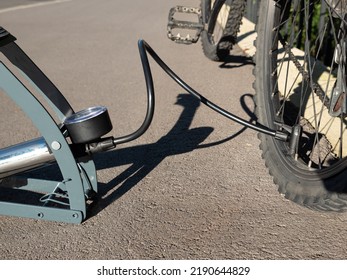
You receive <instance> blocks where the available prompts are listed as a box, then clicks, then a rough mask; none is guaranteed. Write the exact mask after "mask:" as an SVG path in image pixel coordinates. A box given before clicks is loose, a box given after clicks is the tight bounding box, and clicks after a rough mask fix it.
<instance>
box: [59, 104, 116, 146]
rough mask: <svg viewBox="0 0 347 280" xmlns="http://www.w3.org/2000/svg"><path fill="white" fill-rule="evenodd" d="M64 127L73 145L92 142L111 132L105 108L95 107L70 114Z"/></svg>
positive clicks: (110, 124)
mask: <svg viewBox="0 0 347 280" xmlns="http://www.w3.org/2000/svg"><path fill="white" fill-rule="evenodd" d="M64 125H65V127H66V129H67V131H68V133H69V136H70V138H71V140H72V142H73V143H76V144H80V143H90V142H93V141H95V140H97V139H99V138H100V137H102V136H104V135H105V134H107V133H109V132H110V131H111V130H112V123H111V120H110V116H109V114H108V111H107V108H106V107H104V106H95V107H91V108H87V109H84V110H82V111H79V112H77V113H74V114H72V115H71V116H69V117H67V118H66V119H65V120H64Z"/></svg>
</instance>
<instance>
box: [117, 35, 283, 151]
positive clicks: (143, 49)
mask: <svg viewBox="0 0 347 280" xmlns="http://www.w3.org/2000/svg"><path fill="white" fill-rule="evenodd" d="M138 48H139V52H140V57H141V62H142V67H143V72H144V75H145V80H146V87H147V98H148V101H147V114H146V118H145V120H144V122H143V123H142V125H141V127H140V128H139V129H138V130H137V131H135V132H134V133H132V134H129V135H127V136H123V137H119V138H115V139H114V141H113V143H114V145H117V144H121V143H126V142H129V141H132V140H135V139H136V138H138V137H140V136H141V135H142V134H143V133H144V132H146V130H147V129H148V127H149V126H150V124H151V122H152V119H153V115H154V86H153V78H152V74H151V67H150V65H149V61H148V56H147V52H148V53H149V54H150V55H151V56H152V58H153V59H154V60H155V61H156V62H157V63H158V65H159V66H160V67H161V68H162V69H163V70H164V71H165V72H166V73H167V74H168V75H169V76H170V77H171V78H172V79H173V80H174V81H175V82H176V83H177V84H179V85H180V86H181V87H182V88H183V89H185V90H186V91H187V92H188V93H190V94H192V95H193V96H195V97H196V98H197V99H199V100H200V102H201V103H203V104H205V105H206V106H207V107H209V108H210V109H212V110H214V111H215V112H217V113H219V114H221V115H223V116H225V117H227V118H228V119H231V120H232V121H234V122H236V123H239V124H241V125H243V126H246V127H248V128H251V129H253V130H255V131H258V132H260V133H264V134H267V135H270V136H272V137H275V138H277V139H279V140H283V141H287V138H288V135H287V134H286V133H284V132H281V131H275V130H272V129H270V128H267V127H264V126H262V125H256V124H253V123H250V122H248V121H246V120H244V119H242V118H239V117H237V116H235V115H234V114H232V113H230V112H228V111H226V110H224V109H223V108H221V107H219V106H218V105H216V104H214V103H213V102H211V101H209V100H208V99H207V98H205V97H204V96H202V95H201V94H200V93H198V92H197V91H196V90H194V89H193V88H191V87H190V86H189V85H188V84H187V83H185V82H184V81H183V80H182V79H181V78H180V77H178V76H177V75H176V74H175V73H174V72H173V71H172V70H171V69H170V67H169V66H167V65H166V64H165V63H164V62H163V61H162V60H161V58H160V57H159V56H158V55H157V54H156V53H155V51H154V50H153V49H152V48H151V47H150V46H149V45H148V44H147V43H146V41H144V40H139V41H138Z"/></svg>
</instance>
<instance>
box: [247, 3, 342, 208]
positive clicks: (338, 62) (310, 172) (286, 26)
mask: <svg viewBox="0 0 347 280" xmlns="http://www.w3.org/2000/svg"><path fill="white" fill-rule="evenodd" d="M338 1H340V0H329V1H326V2H324V1H321V0H292V1H290V0H279V1H273V0H271V1H269V0H262V1H261V3H260V10H259V18H258V25H257V32H258V37H257V40H256V48H257V53H256V56H255V62H256V66H255V72H254V74H255V78H256V79H255V84H254V88H255V91H256V97H255V102H256V114H257V117H258V121H259V123H261V124H264V125H265V126H269V127H271V128H273V129H276V130H278V129H279V130H281V129H282V130H288V131H296V132H297V133H296V134H297V136H295V135H294V133H292V134H291V139H292V141H290V143H287V142H282V141H278V140H275V139H273V138H271V137H268V136H264V135H259V138H260V140H261V145H260V148H261V149H262V156H263V158H264V160H265V163H266V165H267V167H268V169H269V172H270V174H271V175H272V176H273V177H274V182H275V183H276V184H278V185H279V191H280V192H281V193H283V194H285V197H287V198H288V199H290V200H293V201H295V202H297V203H299V204H302V205H305V206H308V207H310V208H314V209H321V210H333V211H343V210H346V209H347V202H346V201H347V196H346V191H347V171H346V167H347V160H346V157H347V141H346V140H347V135H346V124H347V122H346V121H347V120H346V116H347V114H346V111H347V110H346V107H347V106H346V97H345V92H346V49H347V48H346V45H347V44H346V43H347V33H346V22H345V21H344V20H343V19H344V18H347V17H345V16H346V11H345V9H342V10H340V11H336V10H334V9H333V8H332V5H334V3H333V2H338ZM340 3H341V2H340ZM330 50H332V51H330Z"/></svg>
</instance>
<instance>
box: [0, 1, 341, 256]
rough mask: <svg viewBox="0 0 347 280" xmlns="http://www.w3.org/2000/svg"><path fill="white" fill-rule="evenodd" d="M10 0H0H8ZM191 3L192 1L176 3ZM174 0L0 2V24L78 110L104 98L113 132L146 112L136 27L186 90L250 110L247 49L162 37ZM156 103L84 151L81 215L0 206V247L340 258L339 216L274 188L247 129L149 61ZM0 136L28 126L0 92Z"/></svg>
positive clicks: (16, 136) (48, 252) (25, 133)
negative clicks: (88, 167) (97, 149)
mask: <svg viewBox="0 0 347 280" xmlns="http://www.w3.org/2000/svg"><path fill="white" fill-rule="evenodd" d="M20 2H26V3H24V4H27V3H30V4H31V3H35V2H38V1H18V2H12V4H11V5H7V4H8V1H4V2H2V5H1V6H0V8H8V7H9V6H13V5H14V4H20V5H22V3H20ZM184 2H185V3H184V4H185V5H193V6H196V5H198V3H199V2H198V1H196V0H189V1H184ZM176 4H182V3H179V2H178V1H177V0H168V1H161V0H152V1H139V0H134V1H113V0H101V1H93V0H71V1H67V2H61V3H53V4H49V5H43V6H36V7H35V6H33V7H31V8H26V9H18V10H12V11H7V12H3V13H1V14H0V25H1V26H3V27H4V28H6V29H7V30H9V31H10V32H11V33H12V34H13V35H14V36H16V37H17V39H18V40H17V43H18V44H19V45H20V46H21V47H22V48H23V49H24V50H25V51H26V52H27V54H28V55H29V56H30V57H31V58H32V59H33V60H34V61H35V62H36V64H37V65H39V66H40V68H41V69H42V70H43V71H44V73H45V74H46V75H47V76H48V77H49V78H50V79H51V80H52V81H53V82H54V83H55V84H56V86H57V87H58V88H59V89H60V90H61V91H62V92H63V93H64V95H65V97H66V98H67V99H68V100H69V102H70V104H71V105H72V107H73V108H74V109H75V111H78V110H81V109H84V108H87V107H90V106H95V105H105V106H107V107H108V109H109V112H110V115H111V119H112V120H113V125H114V130H113V131H112V133H113V135H115V136H121V135H125V134H128V133H130V132H132V131H134V130H135V129H137V128H138V127H139V125H140V124H141V123H142V120H143V118H144V115H145V109H146V92H145V83H144V78H143V73H142V68H141V64H140V58H139V55H138V50H137V40H138V39H140V38H143V39H145V40H146V41H147V42H148V43H149V44H150V45H151V46H152V47H153V48H154V49H155V50H156V51H157V52H158V54H159V55H160V56H161V57H162V58H163V60H164V61H166V62H167V63H168V64H169V65H170V66H171V67H172V69H173V70H174V71H176V72H177V73H178V74H179V75H180V76H181V77H182V78H183V79H184V80H185V81H187V82H188V83H189V84H190V85H191V86H192V87H193V88H195V89H197V90H198V91H199V92H201V93H203V94H204V95H205V96H206V97H208V98H210V99H211V100H213V101H214V102H215V103H217V104H219V105H221V106H223V107H225V108H226V109H228V110H230V111H232V112H234V113H235V114H237V115H240V116H241V117H243V118H245V119H252V118H254V116H253V109H254V104H253V101H252V95H253V94H254V92H253V89H252V82H253V76H252V68H253V65H252V61H251V59H249V58H247V57H245V56H244V54H243V52H242V50H241V49H240V48H238V47H237V46H236V47H235V48H234V49H233V51H232V52H231V54H230V57H229V58H228V60H227V62H225V63H216V62H211V61H209V60H208V59H207V58H205V57H204V55H203V53H202V49H201V45H200V44H199V43H198V44H196V45H191V46H186V45H179V44H175V43H173V42H171V41H169V40H168V39H167V37H166V24H167V16H168V11H169V9H170V8H171V7H172V6H174V5H176ZM152 69H153V76H154V80H155V87H156V113H155V116H154V120H153V123H152V125H151V127H150V129H149V130H148V131H147V132H146V133H145V134H144V135H143V136H142V137H141V138H139V139H137V140H136V141H134V142H131V143H128V144H124V145H120V146H119V147H118V148H117V149H116V150H114V151H110V152H108V153H105V154H99V155H97V156H96V158H95V164H96V166H97V169H98V181H99V185H100V193H99V200H98V202H97V205H96V206H95V207H94V208H93V209H91V211H90V213H89V217H88V219H87V220H86V221H85V222H83V223H82V224H81V225H71V224H65V223H58V222H47V221H38V220H32V219H24V218H17V217H4V216H0V258H1V259H345V258H346V246H347V245H346V244H347V242H346V241H347V234H346V233H347V214H345V213H322V212H316V211H312V210H309V209H306V208H303V207H301V206H299V205H296V204H294V203H292V202H290V201H287V200H286V199H285V198H283V197H282V196H281V195H280V194H279V193H278V192H277V187H276V185H275V184H273V182H272V178H271V177H270V176H269V175H268V171H267V169H266V168H265V166H264V163H263V161H262V159H261V152H260V150H259V148H258V146H259V141H258V139H257V137H256V133H255V132H254V131H251V130H249V129H244V128H242V127H240V126H239V125H238V124H236V123H234V122H231V121H229V120H227V119H225V118H223V117H221V116H219V115H217V114H216V113H215V112H212V111H211V110H210V109H208V108H206V107H204V106H203V105H199V103H198V102H197V101H196V100H195V99H194V98H192V97H190V96H189V95H188V94H187V93H186V92H185V91H184V90H182V89H181V88H180V87H179V86H178V85H176V84H175V83H174V82H173V81H171V80H170V78H168V77H167V76H166V75H165V74H164V73H163V72H162V71H161V70H160V69H159V67H157V66H156V65H155V64H154V63H152ZM0 106H1V110H0V118H1V119H0V139H1V140H0V147H7V146H8V145H11V144H15V143H19V142H22V141H25V140H28V139H32V138H34V137H37V136H39V134H38V133H37V131H36V130H35V129H34V128H33V125H32V124H31V123H30V120H28V119H27V118H26V117H25V116H24V115H23V114H22V112H21V111H20V110H19V109H18V108H16V106H15V105H14V104H12V103H11V101H9V100H8V98H7V97H6V96H5V95H4V94H3V93H1V104H0Z"/></svg>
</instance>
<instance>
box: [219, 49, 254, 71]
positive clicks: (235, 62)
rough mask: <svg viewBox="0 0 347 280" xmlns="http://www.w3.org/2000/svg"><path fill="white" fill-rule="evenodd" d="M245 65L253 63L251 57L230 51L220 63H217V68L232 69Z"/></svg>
mask: <svg viewBox="0 0 347 280" xmlns="http://www.w3.org/2000/svg"><path fill="white" fill-rule="evenodd" d="M246 65H254V62H253V59H252V58H251V57H248V56H244V55H238V54H236V53H235V54H233V52H231V53H230V54H229V55H228V56H226V57H225V58H224V59H223V61H222V64H220V65H219V68H223V69H234V68H240V67H243V66H246Z"/></svg>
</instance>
